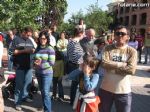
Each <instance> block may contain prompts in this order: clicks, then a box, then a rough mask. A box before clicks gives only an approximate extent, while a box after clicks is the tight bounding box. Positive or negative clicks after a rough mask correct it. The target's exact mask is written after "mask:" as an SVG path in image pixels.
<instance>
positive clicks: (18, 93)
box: [15, 69, 32, 105]
mask: <svg viewBox="0 0 150 112" xmlns="http://www.w3.org/2000/svg"><path fill="white" fill-rule="evenodd" d="M31 83H32V69H28V70H20V69H17V70H16V86H15V104H16V105H20V104H21V101H22V99H24V98H26V97H28V92H29V89H30V85H31Z"/></svg>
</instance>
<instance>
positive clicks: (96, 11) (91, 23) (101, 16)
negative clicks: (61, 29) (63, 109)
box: [67, 4, 113, 32]
mask: <svg viewBox="0 0 150 112" xmlns="http://www.w3.org/2000/svg"><path fill="white" fill-rule="evenodd" d="M79 18H83V20H84V23H85V24H86V28H94V29H95V30H96V32H98V31H99V29H100V28H102V29H104V30H108V27H109V25H110V24H111V23H112V22H113V16H112V15H110V14H109V13H108V12H107V11H103V10H102V9H101V8H99V7H98V5H97V4H94V5H90V6H89V7H88V8H87V13H86V14H83V11H82V10H80V11H79V12H77V13H75V14H73V15H72V16H71V18H70V19H69V20H68V22H69V24H71V25H70V26H71V27H72V26H75V25H76V24H78V21H79ZM70 26H68V27H70ZM72 28H73V27H72ZM67 29H71V28H67Z"/></svg>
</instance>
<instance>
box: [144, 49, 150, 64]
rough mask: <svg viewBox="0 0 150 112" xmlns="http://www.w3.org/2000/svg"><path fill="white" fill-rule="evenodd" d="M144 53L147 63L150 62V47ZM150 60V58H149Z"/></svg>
mask: <svg viewBox="0 0 150 112" xmlns="http://www.w3.org/2000/svg"><path fill="white" fill-rule="evenodd" d="M144 53H145V63H147V61H148V56H150V47H145V48H144ZM149 59H150V57H149Z"/></svg>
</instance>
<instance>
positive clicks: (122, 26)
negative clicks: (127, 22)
mask: <svg viewBox="0 0 150 112" xmlns="http://www.w3.org/2000/svg"><path fill="white" fill-rule="evenodd" d="M122 28H125V29H126V30H127V34H129V30H128V29H127V27H126V26H124V25H118V26H116V27H115V29H114V31H115V32H116V31H117V30H120V29H122Z"/></svg>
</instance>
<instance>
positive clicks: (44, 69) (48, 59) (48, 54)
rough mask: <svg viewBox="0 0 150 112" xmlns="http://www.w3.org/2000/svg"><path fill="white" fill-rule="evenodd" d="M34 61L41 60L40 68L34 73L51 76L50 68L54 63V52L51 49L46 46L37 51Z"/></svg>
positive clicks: (51, 70)
mask: <svg viewBox="0 0 150 112" xmlns="http://www.w3.org/2000/svg"><path fill="white" fill-rule="evenodd" d="M34 59H35V60H38V59H40V60H42V62H41V64H40V68H39V69H37V70H36V73H40V74H53V69H52V66H53V65H54V63H55V51H54V49H53V47H51V46H48V47H46V48H40V49H37V51H36V53H35V57H34Z"/></svg>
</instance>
